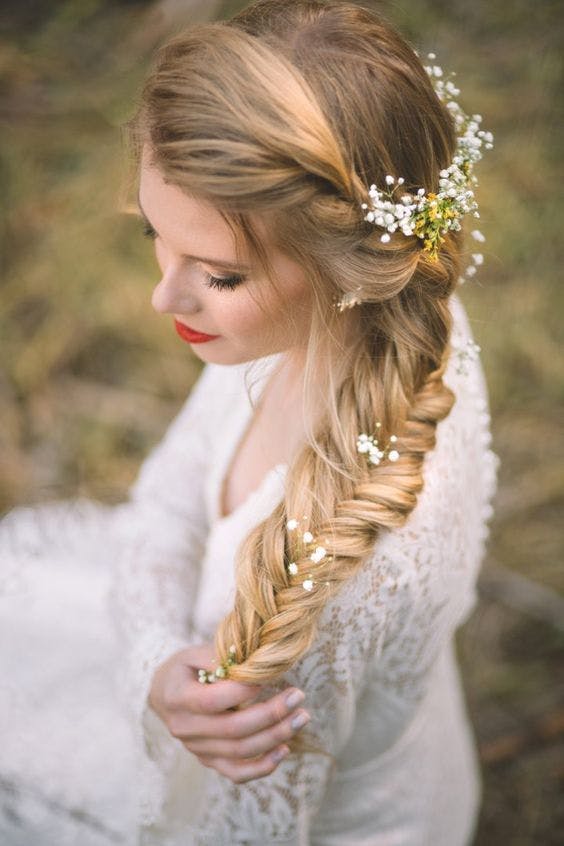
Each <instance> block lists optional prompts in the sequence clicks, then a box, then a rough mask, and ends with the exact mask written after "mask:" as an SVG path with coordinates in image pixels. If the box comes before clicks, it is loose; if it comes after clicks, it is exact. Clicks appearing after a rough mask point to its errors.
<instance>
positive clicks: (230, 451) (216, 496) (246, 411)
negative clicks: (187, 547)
mask: <svg viewBox="0 0 564 846" xmlns="http://www.w3.org/2000/svg"><path fill="white" fill-rule="evenodd" d="M280 356H281V353H274V354H273V355H272V356H271V357H269V358H270V361H269V362H268V364H267V367H266V370H265V372H264V373H263V374H262V375H261V377H260V379H259V390H258V395H257V397H256V402H255V404H254V406H253V405H252V404H251V402H250V401H249V398H248V396H247V394H246V391H245V390H244V391H243V394H244V396H243V413H242V415H241V418H240V420H239V425H237V426H235V427H234V431H233V437H232V438H231V439H230V440H229V443H228V447H227V449H226V450H225V451H224V452H223V454H222V460H221V461H220V462H219V464H220V466H219V468H218V471H217V475H216V484H215V485H214V490H213V521H212V524H213V526H218V525H220V524H224V523H227V522H228V521H231V520H232V519H233V518H234V517H236V516H238V515H239V514H240V513H241V512H243V511H246V510H247V508H248V507H249V505H250V504H251V503H252V502H254V501H255V500H256V499H257V497H258V496H260V494H262V493H263V491H264V490H265V488H266V487H267V485H268V484H269V483H270V481H271V479H272V478H273V477H274V475H275V474H280V473H285V471H286V470H287V469H288V464H287V463H283V462H281V463H279V464H275V465H274V466H273V467H271V468H270V469H269V470H267V471H266V473H265V474H264V475H263V477H262V478H261V480H260V482H259V483H258V485H257V486H256V487H255V488H253V490H252V491H250V492H249V493H248V494H247V496H246V497H245V499H244V500H242V501H241V502H240V503H239V504H238V505H236V506H235V508H233V509H232V510H231V511H230V512H229V514H222V513H221V506H222V500H223V489H224V485H225V482H226V477H227V474H228V472H229V470H230V469H231V466H232V463H233V459H234V457H235V453H236V452H237V451H238V450H239V447H240V446H241V444H242V443H243V441H244V440H245V439H246V437H247V435H248V433H249V431H250V428H251V426H252V423H253V418H254V414H255V413H257V411H258V409H259V408H260V404H261V402H262V399H263V395H264V391H265V389H266V385H267V382H268V378H269V376H270V375H271V374H272V370H273V367H274V365H275V364H276V362H277V361H278V360H279V358H280Z"/></svg>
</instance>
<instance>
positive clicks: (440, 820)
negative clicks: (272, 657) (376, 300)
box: [0, 297, 498, 846]
mask: <svg viewBox="0 0 564 846" xmlns="http://www.w3.org/2000/svg"><path fill="white" fill-rule="evenodd" d="M452 309H453V313H454V318H455V332H454V337H453V340H454V343H455V352H454V353H453V355H452V357H451V361H450V362H449V367H448V371H447V374H446V377H445V381H446V382H447V384H448V385H449V386H450V387H451V388H452V389H453V390H454V392H455V394H456V397H457V400H456V403H455V405H454V407H453V410H452V412H451V413H450V415H449V416H448V417H447V418H446V419H445V420H444V421H441V422H440V423H439V425H438V428H437V446H436V448H435V450H433V451H432V452H430V453H428V454H427V455H426V457H425V465H424V481H425V484H424V489H423V491H422V493H421V494H420V496H419V500H418V504H417V506H416V508H415V509H414V511H413V512H412V514H411V515H410V517H409V519H408V521H407V523H406V525H405V526H404V527H402V528H401V529H399V530H388V531H384V532H382V534H381V536H380V537H379V539H378V541H377V542H376V544H375V546H374V550H373V554H372V555H371V556H370V557H369V558H368V559H367V561H366V563H365V565H364V566H363V567H362V568H361V569H360V570H359V571H358V572H357V573H356V575H355V576H354V577H353V578H352V579H351V580H350V581H349V582H348V583H346V584H345V586H344V587H343V589H342V590H341V592H340V593H339V594H338V595H337V596H336V597H335V598H334V599H333V600H331V602H330V603H329V604H328V605H327V606H326V608H325V609H324V612H323V614H322V617H321V620H320V624H319V628H318V631H317V634H316V638H315V641H314V643H313V645H312V647H311V648H310V650H309V651H308V652H307V653H306V654H305V655H304V656H303V657H302V658H301V659H300V661H298V663H297V664H296V665H295V666H294V667H293V668H292V669H291V671H290V672H288V673H286V674H285V676H284V678H283V680H281V681H280V682H279V683H277V684H275V685H272V686H269V687H265V688H264V691H263V694H261V698H262V697H263V696H264V698H267V697H269V696H271V695H272V694H273V693H274V692H275V691H277V690H281V689H285V687H286V686H288V685H291V684H293V685H296V686H298V687H299V688H301V689H302V690H304V691H305V692H306V701H305V703H304V705H305V707H306V708H307V710H308V711H309V713H310V714H311V718H312V719H311V722H310V723H309V725H308V730H309V731H311V732H312V733H313V734H314V736H315V740H316V742H318V743H320V744H322V745H323V746H324V747H325V749H326V750H327V751H328V752H330V753H331V754H332V755H333V756H335V758H336V760H337V767H336V769H335V770H334V771H333V770H332V767H331V760H330V758H328V757H325V756H319V755H315V754H312V753H306V754H304V755H302V756H296V757H294V756H290V758H289V759H286V760H284V761H282V762H281V763H280V764H279V765H278V767H277V769H276V770H275V771H274V772H273V773H272V774H271V775H269V776H267V777H265V778H262V779H258V780H255V781H250V782H246V783H244V784H239V785H236V784H234V783H233V782H231V781H230V780H229V779H227V778H226V777H224V776H222V775H219V774H218V773H217V772H215V770H211V769H209V768H206V767H203V766H202V765H201V764H200V763H199V762H198V760H197V759H196V758H195V757H194V756H193V755H192V754H191V753H189V752H187V751H186V750H185V748H184V747H183V746H182V744H181V742H180V741H179V740H177V739H174V738H173V737H171V736H170V735H169V734H168V732H167V731H166V728H165V727H164V724H163V723H162V722H161V721H160V719H159V718H158V717H157V716H156V714H155V713H154V712H153V711H152V710H151V709H150V708H149V707H148V706H147V702H146V697H147V693H148V690H149V685H150V681H151V677H152V674H153V672H154V670H155V669H156V667H157V666H158V665H159V664H160V663H161V662H162V661H163V660H164V659H165V658H166V657H168V656H169V655H171V654H172V653H173V652H175V651H177V650H178V649H181V648H182V647H184V646H186V645H188V644H191V643H198V642H202V641H212V640H213V635H214V631H215V628H216V626H217V624H218V622H219V621H220V619H221V618H222V617H223V616H224V615H225V614H226V613H227V612H228V610H229V609H230V607H231V604H232V600H233V595H234V573H233V563H234V553H235V550H236V548H237V545H238V544H239V542H240V541H241V540H242V538H243V537H244V536H245V535H246V533H247V532H248V531H249V529H250V528H251V527H253V526H254V525H256V524H257V523H258V522H259V521H260V520H261V519H263V518H264V517H265V516H266V515H267V514H268V513H269V512H270V511H271V510H272V508H273V507H274V506H275V505H276V503H277V502H278V501H279V500H280V498H281V496H282V492H283V485H284V477H285V473H286V470H287V467H286V465H283V464H280V465H277V466H276V467H275V468H273V469H272V470H271V471H270V472H269V473H268V474H267V475H266V476H265V478H264V479H263V481H262V483H261V484H260V485H259V486H258V488H257V489H256V490H255V491H254V492H253V493H252V494H251V495H250V496H249V497H248V499H247V500H246V501H245V502H243V503H242V504H241V505H240V506H239V507H238V508H237V509H236V510H235V511H234V512H232V513H231V514H230V515H229V516H228V517H221V516H220V514H219V506H218V500H219V487H220V483H221V481H222V479H223V477H224V475H225V472H226V468H227V466H228V464H229V461H230V459H231V457H232V455H233V453H234V450H235V449H236V448H237V445H238V444H239V443H240V440H241V438H242V435H243V433H244V431H245V428H246V426H247V425H248V424H249V421H250V418H251V414H252V409H253V406H252V404H251V402H250V400H249V397H248V395H247V391H246V384H247V383H246V381H245V373H246V371H247V367H248V365H237V366H222V365H206V366H205V368H204V370H203V372H202V374H201V376H200V378H199V380H198V382H197V384H196V385H195V387H194V388H193V390H192V392H191V394H190V396H189V398H188V400H187V402H186V403H185V405H184V407H183V408H182V409H181V411H180V413H179V414H178V416H177V417H176V419H175V420H174V421H173V423H172V424H171V426H170V428H169V430H168V431H167V433H166V435H165V437H164V438H163V440H162V441H161V443H160V444H159V445H158V446H157V447H156V448H155V449H154V450H153V452H152V453H151V455H150V456H149V457H148V458H147V460H146V461H145V462H144V464H143V465H142V468H141V472H140V474H139V477H138V479H137V481H136V483H135V484H134V485H133V487H132V489H131V492H130V497H129V500H128V501H127V502H126V503H124V504H122V505H119V506H117V507H114V508H108V507H103V506H99V505H97V504H95V503H92V502H88V501H79V502H72V503H70V502H69V503H58V504H53V505H49V506H44V507H43V508H35V509H30V508H19V509H15V510H14V511H12V512H11V513H10V514H8V515H7V516H6V517H4V519H3V521H2V522H1V523H0V561H1V569H0V573H1V576H2V582H1V584H2V592H1V596H0V672H1V684H0V731H1V738H0V740H1V745H0V749H1V753H0V842H1V843H2V844H5V845H6V846H16V844H17V846H19V845H20V844H22V846H24V844H25V846H29V844H41V846H51V844H53V846H55V844H56V846H64V844H80V846H101V844H110V843H123V844H127V846H130V844H131V846H137V844H139V846H208V845H209V846H235V844H238V845H239V846H242V844H253V846H266V844H285V846H298V844H303V846H306V844H308V846H309V844H311V846H466V844H469V843H470V842H471V840H472V835H473V831H474V828H475V824H476V819H477V813H478V809H479V804H480V798H481V779H480V770H479V765H478V761H477V755H476V749H475V743H474V737H473V733H472V730H471V727H470V725H469V722H468V717H467V712H466V708H465V703H464V698H463V695H462V688H461V683H460V677H459V671H458V667H457V662H456V655H455V649H454V640H453V635H454V632H455V630H456V628H457V627H458V626H459V625H460V624H461V623H462V622H464V620H465V619H466V618H467V616H468V615H469V613H470V612H471V610H472V608H473V606H474V603H475V601H476V592H475V582H476V577H477V574H478V570H479V567H480V563H481V561H482V558H483V552H484V543H485V540H486V538H487V534H488V528H487V521H488V519H489V517H490V514H491V500H492V497H493V495H494V492H495V485H496V469H497V465H498V458H497V456H496V455H495V453H493V452H492V451H491V449H490V441H491V438H490V433H489V415H488V401H487V393H486V387H485V383H484V377H483V372H482V368H481V365H480V362H479V361H478V360H476V359H475V357H473V356H472V355H470V354H469V353H468V351H469V349H470V348H469V347H468V346H467V342H468V341H469V340H470V339H471V331H470V327H469V324H468V320H467V316H466V314H465V311H464V309H463V307H462V305H461V303H460V301H459V300H458V299H457V297H453V299H452ZM277 358H278V356H277V355H274V356H268V357H266V358H264V359H260V360H257V361H256V362H254V363H253V367H254V368H255V369H254V370H253V372H254V373H258V374H259V378H258V380H257V381H255V382H254V383H253V384H252V385H251V388H250V390H251V399H252V400H253V401H256V400H257V399H258V397H259V395H260V391H261V390H262V387H263V385H264V383H265V380H266V377H267V375H268V373H269V372H270V368H271V366H272V365H273V364H274V363H275V362H276V360H277Z"/></svg>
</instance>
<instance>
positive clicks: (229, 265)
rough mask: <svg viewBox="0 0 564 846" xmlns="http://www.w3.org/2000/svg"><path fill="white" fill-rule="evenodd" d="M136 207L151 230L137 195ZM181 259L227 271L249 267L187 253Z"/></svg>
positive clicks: (248, 268)
mask: <svg viewBox="0 0 564 846" xmlns="http://www.w3.org/2000/svg"><path fill="white" fill-rule="evenodd" d="M137 205H138V206H139V211H140V212H141V217H142V218H143V219H144V221H145V223H147V224H148V225H149V226H150V227H151V229H153V228H154V227H153V225H152V223H151V222H150V220H149V218H148V217H147V215H146V214H145V212H144V211H143V206H142V205H141V199H140V196H139V194H137ZM182 258H187V259H192V260H193V261H201V262H203V263H204V264H212V265H213V266H214V267H225V268H227V269H228V270H247V271H248V270H250V269H251V268H250V266H249V265H248V264H235V263H233V262H229V261H221V259H212V258H203V257H202V256H192V255H189V254H187V253H183V255H182Z"/></svg>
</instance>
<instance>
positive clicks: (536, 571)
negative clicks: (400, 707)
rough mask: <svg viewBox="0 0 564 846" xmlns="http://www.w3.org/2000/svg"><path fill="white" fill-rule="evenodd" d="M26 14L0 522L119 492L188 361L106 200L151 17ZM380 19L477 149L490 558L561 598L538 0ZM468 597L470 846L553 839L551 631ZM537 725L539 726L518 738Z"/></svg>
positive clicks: (6, 260)
mask: <svg viewBox="0 0 564 846" xmlns="http://www.w3.org/2000/svg"><path fill="white" fill-rule="evenodd" d="M8 5H9V4H8ZM166 5H167V7H168V9H169V10H170V9H172V7H173V6H174V5H175V4H174V3H172V4H171V3H169V4H166ZM176 5H178V4H176ZM187 5H189V4H185V7H186V6H187ZM218 5H221V4H218ZM241 5H243V4H241V3H236V2H235V3H224V4H223V9H222V12H221V13H222V14H224V15H225V14H227V12H229V11H231V10H233V9H235V8H237V7H240V6H241ZM36 6H37V8H36V9H35V12H34V14H33V15H31V14H29V13H26V9H27V7H26V5H25V4H23V5H19V6H18V7H16V6H14V10H15V11H14V14H13V16H12V18H11V21H12V25H11V31H9V32H6V33H5V34H4V35H3V36H0V77H1V78H2V83H1V87H0V122H1V124H2V131H1V133H0V182H1V184H2V201H3V208H2V211H1V217H0V233H1V237H2V241H3V247H2V251H1V253H0V255H1V256H2V259H1V260H2V289H1V313H0V336H1V338H2V351H3V355H2V369H1V372H0V402H1V405H2V413H1V415H0V462H1V468H2V472H1V474H0V508H1V509H4V510H5V509H7V508H9V507H11V506H12V505H14V504H17V503H23V502H32V501H38V500H42V499H50V498H53V497H64V496H74V495H76V494H87V495H91V496H95V497H98V498H101V499H103V500H105V501H109V502H112V501H115V500H118V499H120V498H121V497H122V496H123V495H124V492H125V491H126V489H127V487H128V485H129V483H130V482H131V481H132V479H133V478H134V476H135V473H136V471H137V468H138V466H139V463H140V461H141V459H142V457H143V456H144V455H145V454H146V453H147V452H148V450H149V449H150V447H151V446H152V444H154V443H155V442H156V441H157V440H158V438H159V436H160V434H161V433H162V431H163V428H164V426H165V425H166V422H167V421H168V420H169V419H170V418H171V417H172V415H173V414H174V411H175V409H176V408H177V407H178V406H179V405H180V403H181V402H182V400H183V398H184V397H185V396H186V394H187V393H188V391H189V389H190V386H191V385H192V384H193V382H194V379H195V377H196V376H197V373H198V372H199V367H200V365H199V361H198V360H196V359H195V358H194V356H192V355H191V353H190V352H189V350H188V349H187V347H186V346H185V345H182V344H179V343H178V341H177V340H176V338H175V336H174V335H173V333H172V332H171V331H170V326H169V325H168V323H167V322H166V321H163V320H160V319H159V318H157V317H156V316H155V315H154V313H153V312H152V310H151V308H150V305H149V294H150V290H151V286H152V284H153V282H154V280H155V268H154V265H153V259H152V256H151V251H150V247H149V245H148V244H147V243H146V242H145V241H144V240H143V239H142V237H141V235H140V227H139V225H138V223H137V222H136V221H135V220H134V219H133V218H131V217H128V216H126V215H123V214H121V213H120V212H119V208H118V206H119V202H120V192H119V190H118V189H117V188H116V186H119V185H120V184H122V183H123V179H124V178H125V161H124V158H123V154H122V149H121V141H120V131H119V127H120V124H121V123H122V122H123V120H124V119H125V117H127V115H128V114H129V112H130V110H131V108H132V105H133V99H134V96H135V92H136V90H137V86H138V84H139V81H140V79H141V76H142V74H143V71H144V69H145V67H146V64H147V60H148V56H149V52H150V50H151V48H152V46H153V45H154V44H155V42H156V41H157V40H158V38H160V37H161V35H162V34H163V33H164V32H165V31H166V30H167V27H169V26H170V24H169V22H168V20H167V19H161V22H160V23H159V22H158V20H157V19H156V18H153V19H152V24H151V26H150V27H149V26H147V25H146V23H144V20H145V19H144V18H143V15H144V14H145V12H146V10H147V9H146V7H147V4H143V3H137V4H131V3H130V4H125V3H124V4H119V3H117V4H116V3H109V2H103V0H91V1H90V2H89V3H84V2H78V0H75V2H64V3H55V2H47V0H44V2H43V3H38V4H36ZM199 7H200V8H199V13H200V14H205V13H206V12H205V7H204V6H202V4H201V3H200V4H199ZM207 8H208V10H209V9H210V8H211V7H210V6H209V4H208V7H207ZM384 8H385V10H386V11H387V13H388V15H389V16H390V17H391V18H392V19H393V20H395V21H396V22H397V23H398V24H399V25H400V27H401V28H402V30H403V31H404V32H405V33H406V34H407V35H408V36H409V37H410V38H411V39H412V41H413V43H414V44H415V45H416V46H417V47H418V49H419V50H420V51H421V52H426V51H429V50H434V51H435V52H436V53H437V55H438V59H439V62H440V64H442V65H443V67H444V68H445V69H448V68H454V69H456V70H457V72H458V79H459V81H460V85H461V87H462V92H463V96H462V100H463V103H464V105H465V106H466V108H467V110H469V111H480V112H481V113H482V114H483V116H484V126H485V127H486V128H488V129H491V130H492V131H493V132H494V135H495V139H496V144H495V149H494V150H493V151H492V152H491V153H490V154H489V155H488V156H487V158H486V159H484V162H483V163H482V166H481V168H480V182H481V187H480V194H479V199H480V202H481V211H482V220H481V222H480V223H481V228H482V229H483V230H484V231H485V232H486V234H487V238H488V240H487V243H486V245H485V250H484V252H485V255H486V264H485V265H484V267H483V268H482V269H481V272H480V274H479V281H477V282H475V283H468V284H466V285H465V286H464V288H463V289H462V291H461V295H462V297H463V300H464V302H465V304H466V306H467V309H468V312H469V315H470V318H471V322H472V325H473V328H474V333H475V337H476V340H477V341H478V343H479V344H480V345H481V347H482V360H483V362H484V366H485V369H486V373H487V378H488V382H489V385H490V391H491V403H492V414H493V434H494V448H495V450H496V452H497V453H498V454H499V455H500V457H501V460H502V464H501V473H500V491H499V496H498V500H497V509H496V517H495V519H494V521H493V525H492V535H491V542H490V558H491V559H492V560H493V559H495V560H496V561H498V562H500V564H502V565H503V566H504V567H505V568H508V569H509V570H512V571H514V572H517V573H519V574H521V575H523V576H525V577H527V578H530V579H534V580H537V581H538V582H540V583H541V584H543V585H545V586H546V587H547V588H549V589H551V590H553V591H555V592H556V595H557V596H562V594H563V593H564V572H563V569H562V560H563V548H564V539H563V533H562V530H561V515H562V505H563V499H564V461H563V458H564V438H563V437H562V435H563V433H562V420H563V419H564V415H563V414H562V399H563V395H564V372H563V368H562V358H561V355H559V351H560V350H561V349H562V340H563V338H562V336H563V332H562V314H564V289H563V287H562V285H561V280H560V276H561V257H562V251H561V244H562V238H561V233H560V228H561V225H562V209H561V205H560V194H561V191H560V185H561V179H562V166H561V158H560V151H561V149H562V146H563V141H564V139H563V138H562V127H563V120H562V117H563V103H562V94H561V92H562V90H563V84H562V82H563V80H562V54H561V50H560V47H559V45H560V43H561V40H562V34H563V32H562V30H563V28H564V27H563V24H562V17H561V15H559V3H557V2H556V0H554V2H550V1H549V2H542V3H535V4H531V3H530V2H525V0H517V2H515V1H514V2H512V3H511V4H506V3H504V2H502V0H493V2H486V0H477V2H474V3H467V2H462V0H449V2H448V3H447V2H446V0H417V2H416V0H403V2H401V3H400V2H396V3H387V4H384ZM16 10H17V13H16ZM202 10H203V11H202ZM488 566H490V565H488ZM525 584H526V583H525ZM486 587H487V586H486V582H485V581H484V582H483V587H482V598H481V601H480V603H479V606H478V608H477V609H476V612H475V613H474V614H473V616H472V617H471V619H470V620H469V621H468V623H467V624H466V625H465V626H464V628H463V629H462V630H461V631H460V632H459V635H458V646H459V652H460V657H461V662H462V667H463V672H464V679H465V684H466V689H467V694H468V701H469V707H470V710H471V714H472V718H473V721H474V725H475V727H476V733H477V736H478V740H479V743H480V748H481V751H482V760H483V772H484V781H485V801H484V807H483V811H482V817H481V820H480V828H479V832H478V836H477V839H476V844H477V846H491V844H498V843H511V844H512V846H521V844H522V846H530V844H542V845H543V846H548V844H556V843H559V842H562V840H561V836H562V831H564V801H563V797H562V793H563V790H564V768H563V766H562V760H563V755H562V752H563V751H564V727H563V725H562V723H559V722H558V714H559V713H561V711H562V708H564V660H563V655H564V636H563V635H562V632H561V631H559V630H558V629H557V628H556V627H555V626H552V625H551V624H550V623H549V622H542V621H539V620H538V619H537V618H535V617H534V616H531V614H529V612H528V611H525V610H523V609H521V610H515V608H510V607H509V603H508V601H507V598H506V597H504V592H503V588H502V589H501V590H500V591H499V592H498V593H497V594H496V595H495V597H492V596H491V595H490V594H488V591H487V589H486ZM541 616H542V609H541ZM547 715H549V716H550V720H548V717H547ZM547 720H548V722H549V723H550V725H551V726H552V729H551V730H550V731H548V730H545V729H542V730H541V729H539V725H545V724H547ZM543 721H544V722H543ZM543 732H544V733H543ZM559 838H560V839H559Z"/></svg>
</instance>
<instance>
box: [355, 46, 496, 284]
mask: <svg viewBox="0 0 564 846" xmlns="http://www.w3.org/2000/svg"><path fill="white" fill-rule="evenodd" d="M428 58H429V59H431V60H433V59H435V58H436V57H435V54H434V53H429V54H428ZM425 70H426V71H427V73H428V75H429V76H430V78H431V80H432V82H433V87H434V89H435V92H436V93H437V96H438V97H439V98H440V99H441V100H442V101H443V102H444V103H445V105H446V107H447V109H448V110H449V112H450V113H451V115H452V116H453V118H454V122H455V129H456V133H457V149H456V154H455V156H454V158H453V160H452V163H451V164H450V165H449V166H448V167H447V168H444V169H443V170H441V172H440V174H439V176H440V179H439V191H438V193H426V191H425V189H424V188H418V189H417V191H416V193H415V194H412V193H409V192H404V193H403V194H401V196H396V192H398V189H400V188H401V186H402V185H403V184H404V183H405V179H404V178H403V177H402V176H400V177H394V176H392V175H391V174H388V175H387V176H386V187H385V188H378V187H377V186H376V185H371V186H370V190H369V195H370V199H371V205H370V206H369V204H367V203H362V204H361V207H362V208H363V209H364V210H366V214H365V216H364V219H365V220H367V221H369V222H370V223H374V224H375V225H376V226H380V227H382V228H383V229H384V230H385V231H384V233H383V234H382V235H381V236H380V240H381V242H382V243H384V244H386V243H388V242H389V241H390V240H391V236H392V235H393V234H394V233H395V232H397V231H400V232H402V233H403V234H404V235H407V236H411V235H415V236H417V238H420V239H421V240H422V241H423V249H424V251H425V252H427V253H428V254H429V257H430V259H431V260H432V261H436V260H437V258H438V251H439V248H440V246H441V244H442V243H443V242H444V240H445V239H444V237H443V236H444V235H445V234H446V233H447V232H448V231H449V230H450V229H452V230H459V229H460V228H461V224H460V218H461V217H462V216H463V215H465V214H473V215H474V217H479V216H480V213H479V212H478V204H477V202H476V200H475V197H474V191H473V188H474V187H475V186H476V185H477V179H476V176H475V175H474V172H473V168H474V164H475V163H476V162H477V161H479V160H480V159H481V158H482V151H483V149H486V150H489V149H491V148H492V147H493V135H492V133H491V132H485V131H484V130H482V129H480V123H481V121H482V116H481V115H472V116H471V117H469V116H468V115H467V114H465V112H464V111H463V110H462V108H461V107H460V106H459V104H458V103H457V102H456V100H455V99H454V98H455V97H457V96H458V94H460V89H458V88H457V87H456V86H455V85H454V83H453V82H452V80H451V79H449V80H447V81H445V80H444V79H443V71H442V69H441V68H440V67H438V66H437V65H432V66H426V67H425ZM451 76H454V74H451ZM472 234H473V236H474V237H475V238H476V239H477V240H479V241H483V240H485V239H484V237H483V235H482V234H481V233H480V232H478V231H476V232H475V233H472ZM476 256H479V258H476ZM482 258H483V257H482V256H481V255H480V254H475V255H474V256H473V259H474V264H473V265H472V266H471V267H470V268H469V270H470V271H471V272H470V273H468V275H469V276H471V275H473V274H474V273H475V272H476V265H478V264H481V263H482Z"/></svg>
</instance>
